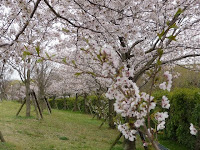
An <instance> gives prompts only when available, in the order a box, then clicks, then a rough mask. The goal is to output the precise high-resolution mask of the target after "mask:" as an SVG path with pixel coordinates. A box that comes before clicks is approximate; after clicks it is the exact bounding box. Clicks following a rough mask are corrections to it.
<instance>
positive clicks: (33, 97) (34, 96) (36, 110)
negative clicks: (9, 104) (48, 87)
mask: <svg viewBox="0 0 200 150" xmlns="http://www.w3.org/2000/svg"><path fill="white" fill-rule="evenodd" d="M30 96H32V101H33V105H34V107H35V112H36V115H37V118H38V119H40V118H41V119H43V115H42V111H41V108H40V105H39V102H38V100H37V97H36V94H35V92H34V90H32V91H31V92H30ZM44 101H45V104H46V105H47V108H48V111H49V113H50V114H51V106H50V104H49V102H48V100H47V98H46V97H44ZM25 103H26V98H24V102H23V103H22V105H21V107H20V108H19V110H18V112H17V114H16V116H18V115H19V113H20V111H21V110H22V108H23V106H24V104H25ZM38 112H39V115H40V116H39V115H38Z"/></svg>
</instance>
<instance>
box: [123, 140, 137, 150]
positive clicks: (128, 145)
mask: <svg viewBox="0 0 200 150" xmlns="http://www.w3.org/2000/svg"><path fill="white" fill-rule="evenodd" d="M124 150H136V142H135V141H129V140H127V139H125V138H124Z"/></svg>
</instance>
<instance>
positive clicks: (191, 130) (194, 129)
mask: <svg viewBox="0 0 200 150" xmlns="http://www.w3.org/2000/svg"><path fill="white" fill-rule="evenodd" d="M197 132H198V131H197V129H196V128H195V127H194V125H193V124H192V123H190V134H192V135H196V134H197Z"/></svg>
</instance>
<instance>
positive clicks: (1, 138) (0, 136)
mask: <svg viewBox="0 0 200 150" xmlns="http://www.w3.org/2000/svg"><path fill="white" fill-rule="evenodd" d="M0 140H1V142H6V141H5V139H4V138H3V134H2V133H1V131H0Z"/></svg>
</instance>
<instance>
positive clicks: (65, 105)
mask: <svg viewBox="0 0 200 150" xmlns="http://www.w3.org/2000/svg"><path fill="white" fill-rule="evenodd" d="M63 105H64V106H63V109H64V110H67V99H66V96H65V95H64V103H63Z"/></svg>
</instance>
